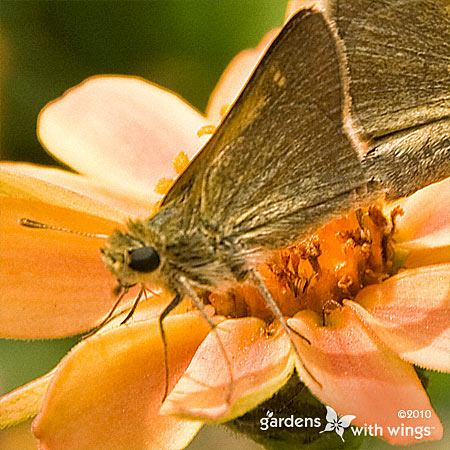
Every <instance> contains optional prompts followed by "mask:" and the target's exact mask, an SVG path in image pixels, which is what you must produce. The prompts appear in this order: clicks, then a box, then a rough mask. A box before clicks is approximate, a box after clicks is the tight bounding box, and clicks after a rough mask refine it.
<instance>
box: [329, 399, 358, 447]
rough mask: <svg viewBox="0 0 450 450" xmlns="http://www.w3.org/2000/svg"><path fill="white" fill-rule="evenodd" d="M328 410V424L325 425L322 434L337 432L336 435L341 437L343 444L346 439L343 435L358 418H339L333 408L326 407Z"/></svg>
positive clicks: (348, 416)
mask: <svg viewBox="0 0 450 450" xmlns="http://www.w3.org/2000/svg"><path fill="white" fill-rule="evenodd" d="M326 408H327V415H326V419H327V422H328V423H327V424H326V425H325V429H324V430H322V431H321V432H320V433H324V432H325V431H336V433H337V434H338V435H339V436H340V438H341V439H342V442H345V441H344V438H343V437H342V435H343V434H344V431H345V429H346V428H348V427H349V426H350V423H351V421H352V420H353V419H354V418H356V416H351V415H347V416H342V417H341V418H339V416H338V415H337V414H336V411H335V410H334V409H333V408H331V407H330V406H326Z"/></svg>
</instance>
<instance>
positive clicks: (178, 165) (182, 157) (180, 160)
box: [172, 152, 189, 175]
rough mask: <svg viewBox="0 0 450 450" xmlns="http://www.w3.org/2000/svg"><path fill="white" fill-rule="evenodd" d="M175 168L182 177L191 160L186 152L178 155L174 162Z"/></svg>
mask: <svg viewBox="0 0 450 450" xmlns="http://www.w3.org/2000/svg"><path fill="white" fill-rule="evenodd" d="M172 164H173V167H174V168H175V171H176V172H177V174H178V175H181V174H182V173H183V172H184V171H185V170H186V167H187V166H188V165H189V158H188V155H187V154H186V153H185V152H180V153H178V155H177V156H175V158H174V159H173V161H172Z"/></svg>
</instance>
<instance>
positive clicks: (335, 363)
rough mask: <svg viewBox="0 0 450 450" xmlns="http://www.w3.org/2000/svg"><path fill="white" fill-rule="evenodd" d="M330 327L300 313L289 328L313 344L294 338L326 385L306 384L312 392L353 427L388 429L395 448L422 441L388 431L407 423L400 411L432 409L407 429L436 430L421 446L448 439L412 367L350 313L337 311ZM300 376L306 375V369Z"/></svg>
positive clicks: (329, 320)
mask: <svg viewBox="0 0 450 450" xmlns="http://www.w3.org/2000/svg"><path fill="white" fill-rule="evenodd" d="M326 317H327V326H326V327H323V326H320V325H321V323H322V318H321V317H320V316H318V315H315V314H314V313H311V312H301V313H298V314H297V315H296V316H295V317H294V318H292V319H289V320H288V323H289V325H290V326H291V327H292V328H294V329H295V330H297V331H298V332H299V333H300V334H301V335H302V336H304V337H306V338H308V339H309V340H310V341H311V345H309V344H307V343H306V342H305V341H304V340H303V339H300V338H299V337H297V336H296V335H294V334H293V335H292V336H293V338H294V339H295V341H296V343H297V345H298V347H299V350H300V352H301V355H302V357H303V360H304V362H305V364H306V366H307V367H308V369H309V370H310V371H311V373H312V374H313V375H314V377H316V379H317V380H318V381H319V382H320V384H321V386H320V385H319V384H318V383H314V382H311V381H310V380H306V381H307V383H308V387H309V388H310V390H311V391H312V392H313V393H314V395H316V396H317V397H318V398H319V399H320V400H321V401H322V402H323V403H324V404H325V405H328V406H331V407H332V408H333V409H335V410H336V412H337V413H338V414H339V415H341V416H342V415H346V414H351V415H355V416H356V419H355V420H354V421H353V424H355V425H360V426H364V425H365V424H367V425H375V424H377V425H378V426H379V427H382V428H383V430H385V431H384V434H383V438H384V439H385V440H387V441H389V442H391V443H393V444H402V445H406V444H411V443H413V442H417V441H416V440H415V439H414V437H412V436H401V435H397V436H392V435H390V434H389V433H388V432H387V430H388V428H387V427H399V426H401V425H402V423H405V420H404V419H400V418H399V417H398V411H399V410H408V409H411V410H416V409H418V410H430V411H431V418H429V419H408V421H407V423H405V425H407V426H411V427H416V426H417V427H418V426H423V427H430V428H429V433H430V434H429V435H428V436H423V438H422V439H421V442H424V441H427V440H436V439H440V438H441V437H442V433H443V429H442V425H441V423H440V421H439V418H438V417H437V415H436V413H435V412H434V410H433V408H432V406H431V404H430V401H429V400H428V397H427V395H426V393H425V391H424V389H423V387H422V385H421V384H420V381H419V379H418V377H417V375H416V373H415V371H414V369H413V368H412V366H411V365H410V364H408V363H406V362H404V361H402V360H401V359H400V358H398V357H397V356H396V355H395V354H394V353H392V352H391V351H390V350H389V349H388V348H387V347H385V346H384V345H383V344H382V343H381V342H380V341H379V340H378V339H377V338H376V337H375V336H374V335H373V334H372V333H371V332H370V331H369V329H367V328H366V327H365V326H364V325H363V323H362V322H361V321H360V320H359V319H358V317H357V315H356V314H355V313H354V312H353V311H352V310H351V309H350V308H349V307H343V308H342V309H341V310H334V311H332V312H331V313H330V314H329V315H327V316H326ZM299 369H300V372H301V368H299Z"/></svg>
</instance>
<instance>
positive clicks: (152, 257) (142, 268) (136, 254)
mask: <svg viewBox="0 0 450 450" xmlns="http://www.w3.org/2000/svg"><path fill="white" fill-rule="evenodd" d="M128 255H129V257H130V261H129V264H128V265H129V266H130V267H131V268H132V269H133V270H135V271H136V272H144V273H148V272H153V271H154V270H155V269H157V268H158V266H159V263H160V262H161V261H160V259H159V255H158V252H157V251H156V250H155V249H154V248H153V247H139V248H135V249H133V250H131V251H130V252H129V254H128Z"/></svg>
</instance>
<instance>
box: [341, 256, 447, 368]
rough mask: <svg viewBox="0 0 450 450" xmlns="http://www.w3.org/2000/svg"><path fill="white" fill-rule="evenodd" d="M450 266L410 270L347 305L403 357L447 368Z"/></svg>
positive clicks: (410, 360) (432, 366)
mask: <svg viewBox="0 0 450 450" xmlns="http://www.w3.org/2000/svg"><path fill="white" fill-rule="evenodd" d="M449 295H450V264H439V265H435V266H426V267H419V268H417V269H409V270H405V271H403V272H401V273H400V274H398V275H396V276H394V277H392V278H389V279H388V280H386V281H385V282H383V283H381V284H375V285H372V286H368V287H366V288H365V289H363V290H362V291H360V292H359V293H358V295H357V296H356V299H355V301H356V302H357V303H359V304H360V305H361V306H359V305H358V304H357V303H354V302H348V306H349V307H351V308H352V309H354V311H355V312H356V313H357V315H358V317H359V318H360V319H361V320H362V321H363V322H364V323H365V324H366V325H367V326H369V327H370V328H371V329H372V330H373V331H374V332H375V333H376V334H377V336H378V337H379V338H380V339H381V340H382V341H383V342H384V343H385V344H386V345H387V346H388V347H389V348H390V349H391V350H393V351H394V352H395V353H397V354H398V355H399V356H400V357H401V358H402V359H405V360H406V361H408V362H411V363H413V364H416V365H418V366H421V367H426V368H428V369H435V370H442V371H446V372H448V371H450V356H449V355H450V298H449Z"/></svg>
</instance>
